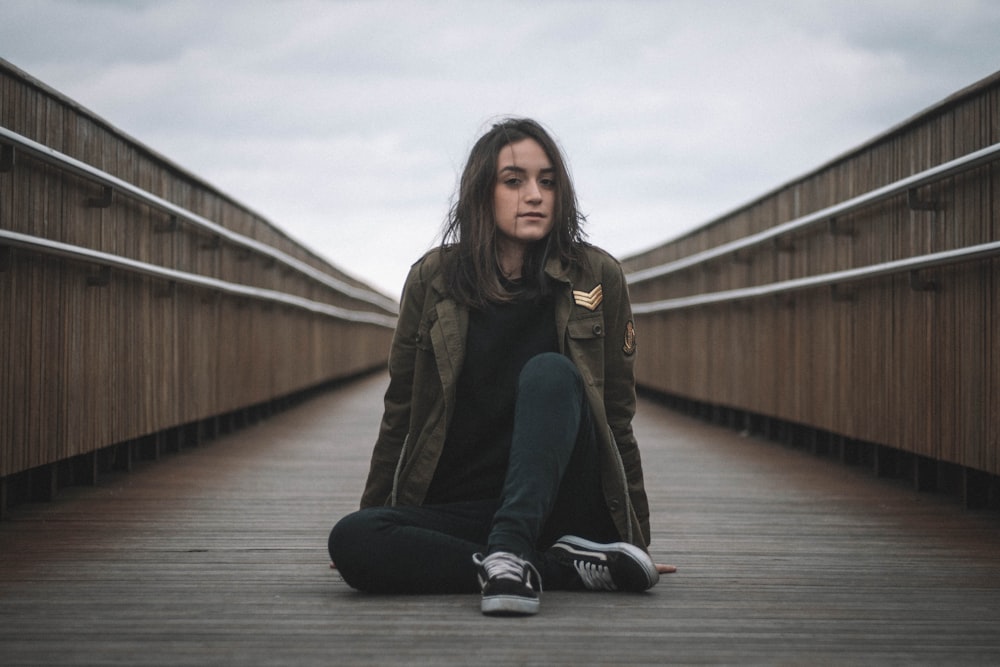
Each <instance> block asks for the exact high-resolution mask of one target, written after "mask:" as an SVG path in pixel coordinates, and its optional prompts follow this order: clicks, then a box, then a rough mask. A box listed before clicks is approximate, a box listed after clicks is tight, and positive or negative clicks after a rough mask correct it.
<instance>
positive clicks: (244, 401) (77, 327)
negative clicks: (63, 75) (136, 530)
mask: <svg viewBox="0 0 1000 667" xmlns="http://www.w3.org/2000/svg"><path fill="white" fill-rule="evenodd" d="M0 92H2V98H0V120H2V122H3V125H4V126H5V127H7V128H9V129H11V130H12V131H14V132H18V133H19V134H23V135H25V136H27V137H29V138H31V139H33V140H35V141H39V142H40V143H43V144H45V145H47V146H50V147H52V148H53V149H55V150H57V151H60V152H62V153H65V154H67V155H69V156H71V157H75V158H77V159H80V160H82V161H84V162H86V163H88V164H92V165H94V166H95V167H98V168H100V169H103V170H106V171H108V172H109V173H111V174H112V175H114V176H116V177H118V178H121V179H123V180H125V181H128V182H131V183H135V184H136V185H138V186H139V187H141V188H143V189H147V190H149V191H150V192H152V194H154V195H156V196H159V197H162V198H164V199H166V200H168V201H171V202H174V203H176V204H177V205H179V206H181V207H183V208H187V209H190V210H192V211H193V212H195V213H197V214H199V215H202V216H204V217H206V218H208V219H211V220H215V221H218V222H219V223H220V224H222V225H224V226H226V227H227V228H229V229H233V230H234V231H237V232H238V233H241V234H243V235H246V236H249V237H251V238H258V239H264V240H267V241H269V242H273V243H275V244H276V245H277V246H279V247H280V249H281V250H282V251H283V252H286V253H287V254H290V255H292V256H293V257H296V258H297V259H300V260H302V261H304V262H306V263H309V264H311V265H313V266H315V267H317V268H320V269H321V270H324V271H327V272H330V273H332V274H333V275H335V276H338V277H344V274H343V273H342V272H340V271H338V270H337V269H335V268H334V267H331V266H329V265H327V264H326V263H325V262H323V261H322V260H319V259H318V258H317V257H316V256H315V255H313V254H312V253H311V252H310V251H308V250H307V249H305V248H302V247H300V246H298V245H297V244H295V243H294V242H292V241H291V240H290V239H288V237H287V236H286V235H284V234H282V233H281V232H280V231H278V230H277V229H276V228H274V227H273V225H271V224H270V223H269V222H267V221H266V220H263V219H261V218H259V217H258V216H257V215H256V214H254V213H252V212H251V211H249V210H247V209H246V208H245V207H243V206H241V205H240V204H238V203H236V202H234V201H232V200H230V199H228V198H227V197H225V196H224V195H222V194H221V193H218V192H216V191H215V190H213V189H211V188H210V187H209V186H206V185H204V184H202V183H200V182H199V181H197V179H195V178H194V177H192V176H190V175H188V174H185V173H184V172H183V171H182V170H180V169H178V168H176V167H175V166H173V165H170V164H169V163H166V162H165V161H163V159H162V158H160V157H159V156H158V155H156V154H155V153H152V152H150V151H148V150H147V149H146V148H145V147H143V146H141V145H138V144H136V143H135V142H134V141H133V140H131V139H129V138H128V137H125V136H123V135H121V134H120V133H119V132H118V131H117V130H115V129H114V128H112V127H110V126H108V125H107V124H106V123H104V122H103V121H102V120H101V119H99V118H96V117H94V116H92V115H89V114H88V112H86V111H84V110H82V109H80V108H79V106H78V105H75V104H73V103H72V102H71V101H70V100H67V99H65V98H64V97H62V96H60V95H59V94H58V93H55V92H54V91H52V90H50V89H48V88H46V87H45V86H44V85H42V84H39V83H38V82H36V81H33V80H31V79H30V78H29V77H26V76H24V75H23V73H20V72H19V71H17V70H15V69H12V68H8V67H7V66H5V64H4V63H3V62H2V61H0ZM16 157H17V160H16V164H15V166H14V168H13V169H12V170H10V171H6V172H3V171H0V228H3V229H9V230H13V231H18V232H22V233H27V234H31V235H36V236H41V237H44V238H48V239H52V240H56V241H61V242H65V243H70V244H75V245H80V246H84V247H87V248H91V249H94V250H98V251H102V252H109V253H113V254H119V255H123V256H126V257H130V258H134V259H137V260H139V261H143V262H149V263H153V264H159V265H163V266H167V267H171V268H176V269H178V270H181V271H185V272H191V273H201V274H204V275H208V276H211V277H216V278H220V279H222V280H227V281H231V282H242V283H245V284H249V285H251V286H257V287H263V288H267V289H275V290H278V291H285V292H289V293H292V294H296V295H299V296H305V297H307V298H311V299H314V300H317V301H321V302H326V303H330V304H332V305H337V306H341V307H344V308H348V309H352V310H372V311H377V310H378V309H377V308H376V307H374V306H371V305H370V304H367V303H366V302H359V301H357V300H355V299H352V298H349V297H346V296H345V295H343V294H340V293H335V292H333V291H332V290H329V289H327V288H318V287H317V286H315V285H314V284H313V283H311V282H310V281H309V280H307V279H306V278H304V277H303V276H301V275H299V274H297V273H293V272H290V271H286V270H282V269H280V268H278V267H276V266H274V265H273V264H272V265H268V264H267V263H266V262H264V261H262V260H260V259H257V258H254V257H249V258H248V257H247V255H246V253H245V252H243V251H238V250H235V249H233V248H231V247H226V246H225V245H212V244H211V243H209V242H210V239H209V238H207V237H206V236H205V234H204V233H201V232H197V231H194V230H193V229H191V228H186V227H184V226H183V225H181V226H179V227H177V228H175V229H173V230H172V231H168V230H169V227H170V218H169V216H167V215H165V214H163V213H161V212H158V211H154V210H152V209H151V208H149V207H148V206H145V205H143V204H139V203H136V202H134V201H131V200H129V199H127V198H124V197H114V198H113V200H112V203H111V205H110V206H108V207H95V206H92V205H88V201H89V200H91V199H92V198H94V197H98V196H100V195H101V189H100V188H99V187H98V186H95V185H94V184H93V183H89V182H87V181H85V180H84V179H82V178H79V177H76V176H70V175H67V174H66V173H64V172H62V171H61V170H59V169H58V168H56V167H50V166H47V165H45V164H43V163H41V162H40V161H38V160H33V159H31V158H27V157H25V156H23V155H17V156H16ZM98 275H101V273H100V270H99V269H98V268H96V267H92V266H87V265H84V264H80V263H75V262H69V261H66V260H60V259H54V258H51V257H46V256H43V255H40V254H35V253H31V252H28V251H25V250H20V249H15V250H11V249H10V248H4V247H2V246H0V322H2V323H3V324H2V326H4V327H5V329H4V332H3V335H2V336H0V392H2V402H0V479H4V478H6V477H8V476H10V475H12V474H15V473H19V472H21V471H27V470H29V469H33V468H39V469H41V467H42V466H48V465H50V464H53V463H55V462H58V461H69V460H78V459H77V457H80V456H81V455H87V454H91V455H93V453H94V452H97V451H104V450H105V449H106V448H108V447H112V446H117V453H116V454H115V455H114V456H115V459H116V461H117V464H118V465H125V466H128V465H130V461H131V458H132V457H133V456H146V455H149V454H150V453H151V452H153V453H155V452H158V451H160V449H162V447H161V440H160V439H159V438H161V436H153V435H152V434H156V433H177V434H180V433H181V431H180V430H178V429H187V430H185V431H184V432H185V433H188V432H189V431H190V428H189V425H191V424H197V423H199V422H200V421H202V420H207V419H211V418H213V417H214V416H216V415H220V414H225V413H229V412H235V413H236V414H237V415H240V416H241V418H240V419H238V420H236V421H244V417H245V418H246V419H249V418H252V416H253V414H255V413H253V412H252V409H253V408H252V406H257V405H266V404H269V403H270V402H272V401H275V400H277V399H280V398H281V397H282V396H286V395H290V394H294V393H297V392H300V391H302V390H305V389H308V388H310V387H313V386H316V385H320V384H323V383H326V382H329V381H331V380H335V379H338V378H343V377H347V376H350V375H352V374H354V373H357V372H359V371H363V370H366V369H371V368H373V367H379V366H382V365H383V364H384V362H385V359H386V356H387V352H388V345H389V341H390V338H391V335H392V332H391V330H389V329H386V328H384V327H373V326H370V325H364V324H358V325H348V324H344V323H341V322H333V321H331V320H330V318H328V317H326V316H320V315H314V314H310V313H305V312H303V311H299V310H297V309H292V308H287V307H279V306H261V305H260V304H258V303H251V302H247V301H246V300H241V299H235V298H231V297H225V296H219V295H217V294H213V293H210V292H207V291H205V290H201V289H195V288H190V287H176V288H171V287H170V286H169V285H168V284H166V283H163V282H162V281H158V280H154V279H150V278H145V277H139V276H135V275H128V274H125V273H123V272H119V271H112V272H110V273H109V274H108V276H109V280H107V281H106V282H105V283H103V284H95V282H94V281H92V280H88V279H89V278H93V277H95V276H98ZM349 282H352V283H353V284H356V285H360V283H358V281H354V280H350V281H349ZM162 437H166V436H162ZM150 438H153V439H152V440H151V439H150ZM179 438H180V435H178V436H177V437H176V438H175V439H179ZM185 439H186V436H185ZM154 450H155V451H154ZM92 462H93V463H94V464H95V465H96V459H93V461H92ZM81 465H82V464H81ZM77 468H80V466H76V467H74V468H72V469H71V473H67V475H68V476H69V477H80V478H81V479H83V478H84V477H85V476H86V475H84V474H83V472H84V471H83V468H80V470H79V471H76V472H72V471H75V470H76V469H77ZM92 476H93V475H92ZM51 479H52V480H55V481H54V482H53V484H56V485H58V480H59V479H60V476H59V474H58V472H56V473H53V476H52V477H51ZM34 487H35V488H36V489H37V488H41V487H39V486H38V482H37V480H36V482H35V484H34ZM3 488H4V489H7V486H6V484H5V486H4V487H3Z"/></svg>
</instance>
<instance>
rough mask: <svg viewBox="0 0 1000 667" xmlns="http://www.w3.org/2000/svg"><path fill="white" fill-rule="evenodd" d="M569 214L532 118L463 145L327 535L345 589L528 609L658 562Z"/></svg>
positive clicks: (600, 302) (602, 314)
mask: <svg viewBox="0 0 1000 667" xmlns="http://www.w3.org/2000/svg"><path fill="white" fill-rule="evenodd" d="M582 221H583V216H582V215H581V214H580V213H579V211H578V210H577V204H576V195H575V192H574V189H573V185H572V182H571V181H570V178H569V173H568V170H567V168H566V165H565V162H564V160H563V158H562V155H561V154H560V151H559V148H558V146H557V145H556V144H555V142H554V141H553V139H552V138H551V137H550V136H549V134H548V133H547V132H546V131H545V130H544V129H543V128H542V127H541V126H540V125H539V124H538V123H536V122H534V121H532V120H528V119H517V118H515V119H508V120H505V121H503V122H500V123H497V124H496V125H494V126H493V127H492V128H491V129H490V130H489V131H488V132H487V133H486V134H485V135H484V136H483V137H481V138H480V139H479V140H478V141H477V142H476V144H475V146H474V147H473V149H472V151H471V154H470V156H469V160H468V162H467V164H466V166H465V169H464V171H463V174H462V178H461V183H460V186H459V193H458V198H457V201H456V203H455V204H454V206H453V207H452V210H451V213H450V215H449V221H448V225H447V227H446V230H445V234H444V239H443V242H442V244H441V247H440V248H438V249H435V250H433V251H431V252H429V253H428V254H426V255H425V256H424V257H423V258H421V259H420V260H419V261H418V262H417V263H416V264H414V265H413V267H412V268H411V269H410V273H409V275H408V277H407V279H406V284H405V286H404V289H403V296H402V303H401V309H400V316H399V322H398V325H397V329H396V333H395V336H394V338H393V343H392V350H391V353H390V359H389V371H390V382H389V388H388V390H387V391H386V395H385V413H384V415H383V418H382V423H381V428H380V431H379V436H378V440H377V442H376V443H375V449H374V452H373V454H372V461H371V468H370V471H369V475H368V481H367V484H366V486H365V490H364V494H363V496H362V500H361V507H362V509H361V510H360V511H358V512H355V513H353V514H350V515H348V516H347V517H344V518H343V519H342V520H341V521H339V522H338V523H337V525H336V526H334V528H333V531H332V532H331V534H330V541H329V548H330V556H331V558H332V559H333V562H334V563H335V564H336V567H337V568H338V569H339V570H340V572H341V574H342V576H343V578H344V580H345V581H346V582H347V583H348V584H350V585H351V586H353V587H355V588H357V589H360V590H365V591H373V592H396V593H453V592H462V591H476V590H479V591H481V593H482V611H483V613H485V614H497V615H505V614H533V613H536V612H537V611H538V606H539V598H538V593H539V592H540V591H541V588H542V582H544V585H545V586H546V587H548V588H549V589H572V588H578V589H584V588H587V589H594V590H628V591H644V590H646V589H648V588H650V587H652V586H653V585H655V584H656V582H657V580H658V577H659V572H660V571H668V569H669V568H667V567H666V566H656V565H654V564H653V562H652V561H651V560H650V558H649V556H648V555H647V553H646V551H645V548H646V546H647V545H648V543H649V516H648V515H649V510H648V504H647V501H646V494H645V491H644V488H643V479H642V466H641V463H640V458H639V451H638V448H637V445H636V441H635V437H634V436H633V434H632V416H633V413H634V410H635V382H634V375H633V364H634V359H635V357H634V353H635V349H636V346H635V333H634V329H633V324H632V317H631V309H630V304H629V300H628V293H627V289H626V285H625V281H624V279H623V274H622V271H621V268H620V266H619V265H618V263H617V262H616V261H615V260H614V259H613V258H612V257H611V256H610V255H608V254H606V253H604V252H603V251H601V250H599V249H597V248H595V247H593V246H590V245H587V244H585V243H584V242H583V233H582V230H581V222H582ZM477 580H478V582H477Z"/></svg>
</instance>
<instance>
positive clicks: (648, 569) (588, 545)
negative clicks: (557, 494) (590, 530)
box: [553, 535, 660, 593]
mask: <svg viewBox="0 0 1000 667" xmlns="http://www.w3.org/2000/svg"><path fill="white" fill-rule="evenodd" d="M560 542H561V543H563V544H568V545H570V546H572V547H575V548H577V549H580V550H581V551H585V552H591V553H593V552H595V551H596V552H598V553H607V552H609V551H614V552H617V553H619V554H623V555H626V556H628V557H629V558H630V559H631V560H632V561H633V562H634V563H635V564H636V565H638V566H639V567H640V568H642V572H643V574H645V575H646V586H645V587H644V588H641V589H632V588H627V589H621V590H626V591H630V592H635V593H640V592H642V591H646V590H649V589H650V588H652V587H653V586H655V585H656V582H658V581H659V580H660V573H659V572H657V571H656V564H655V563H653V559H651V558H650V557H649V554H647V553H646V552H645V551H643V550H642V549H640V548H639V547H637V546H635V545H634V544H629V543H628V542H614V543H612V544H601V543H600V542H591V541H590V540H585V539H583V538H582V537H577V536H576V535H566V536H564V537H561V538H559V540H558V541H557V542H556V544H554V545H553V548H559V543H560Z"/></svg>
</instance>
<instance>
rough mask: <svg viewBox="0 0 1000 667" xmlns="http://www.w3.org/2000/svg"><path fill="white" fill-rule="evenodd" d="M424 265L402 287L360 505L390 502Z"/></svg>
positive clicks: (404, 427)
mask: <svg viewBox="0 0 1000 667" xmlns="http://www.w3.org/2000/svg"><path fill="white" fill-rule="evenodd" d="M422 266H423V261H420V262H417V263H416V264H414V265H413V266H412V267H411V268H410V273H409V275H408V276H407V278H406V283H405V284H404V287H403V294H402V299H401V304H400V310H399V319H398V320H397V322H396V331H395V333H394V334H393V337H392V346H391V348H390V350H389V388H388V389H387V390H386V392H385V408H384V412H383V413H382V422H381V425H380V426H379V432H378V438H377V440H376V441H375V448H374V450H373V451H372V459H371V465H370V467H369V470H368V481H367V482H366V483H365V490H364V493H362V496H361V507H370V506H373V505H384V504H386V503H387V502H388V500H389V496H390V494H391V492H392V484H393V478H394V477H395V472H396V465H397V463H398V461H399V458H400V455H401V454H402V450H403V446H404V443H405V442H406V434H407V432H408V431H409V423H410V403H411V400H412V392H413V364H414V358H415V354H416V338H417V330H418V327H419V326H420V317H421V313H422V312H423V304H424V295H425V293H426V286H425V285H424V283H423V281H422V279H421V273H422V271H421V269H422Z"/></svg>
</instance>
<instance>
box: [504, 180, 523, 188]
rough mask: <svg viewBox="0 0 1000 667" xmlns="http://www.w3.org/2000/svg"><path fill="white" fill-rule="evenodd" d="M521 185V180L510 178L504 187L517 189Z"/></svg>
mask: <svg viewBox="0 0 1000 667" xmlns="http://www.w3.org/2000/svg"><path fill="white" fill-rule="evenodd" d="M520 184H521V179H520V178H508V179H507V180H505V181H504V185H509V186H511V187H517V186H518V185H520Z"/></svg>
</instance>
